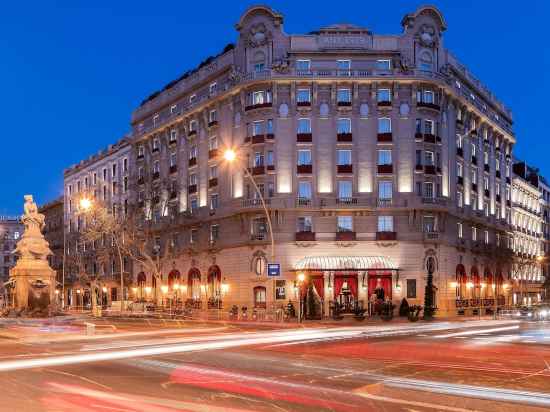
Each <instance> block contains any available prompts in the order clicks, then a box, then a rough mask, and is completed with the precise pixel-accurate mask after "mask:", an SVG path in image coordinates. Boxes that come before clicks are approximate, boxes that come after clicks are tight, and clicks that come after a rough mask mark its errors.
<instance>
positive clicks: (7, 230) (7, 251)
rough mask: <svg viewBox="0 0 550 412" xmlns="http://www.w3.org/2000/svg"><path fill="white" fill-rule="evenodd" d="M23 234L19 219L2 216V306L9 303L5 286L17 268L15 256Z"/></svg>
mask: <svg viewBox="0 0 550 412" xmlns="http://www.w3.org/2000/svg"><path fill="white" fill-rule="evenodd" d="M22 234H23V224H22V223H21V220H20V219H19V217H15V216H13V217H10V216H0V261H1V268H2V269H1V272H0V279H1V281H0V306H3V305H4V304H5V303H7V301H8V299H9V296H8V295H9V289H8V288H5V287H4V284H5V283H6V282H7V281H8V279H9V277H10V270H11V269H12V268H13V267H14V266H15V262H16V261H17V257H16V256H15V255H14V253H13V252H14V250H15V246H16V244H17V241H18V240H19V238H20V237H21V235H22Z"/></svg>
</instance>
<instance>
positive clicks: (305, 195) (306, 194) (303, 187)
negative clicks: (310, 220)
mask: <svg viewBox="0 0 550 412" xmlns="http://www.w3.org/2000/svg"><path fill="white" fill-rule="evenodd" d="M298 197H299V198H300V199H304V200H309V199H311V182H309V181H304V180H302V181H300V182H299V183H298Z"/></svg>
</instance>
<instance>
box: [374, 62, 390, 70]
mask: <svg viewBox="0 0 550 412" xmlns="http://www.w3.org/2000/svg"><path fill="white" fill-rule="evenodd" d="M376 69H377V70H391V60H389V59H380V60H376Z"/></svg>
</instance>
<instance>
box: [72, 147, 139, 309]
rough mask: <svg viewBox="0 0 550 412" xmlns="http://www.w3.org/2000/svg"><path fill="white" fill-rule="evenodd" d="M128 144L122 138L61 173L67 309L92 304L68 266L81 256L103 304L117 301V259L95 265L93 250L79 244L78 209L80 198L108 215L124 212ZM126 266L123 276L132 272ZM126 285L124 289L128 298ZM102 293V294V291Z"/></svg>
mask: <svg viewBox="0 0 550 412" xmlns="http://www.w3.org/2000/svg"><path fill="white" fill-rule="evenodd" d="M130 152H131V145H130V143H129V138H128V137H125V138H123V139H121V140H120V141H118V142H117V143H115V144H113V145H110V146H109V147H108V148H107V149H105V150H103V151H101V152H99V153H97V154H96V155H94V156H91V157H90V158H89V159H87V160H84V161H82V162H80V163H79V164H77V165H74V166H71V167H70V168H68V169H66V170H65V172H64V193H65V194H64V197H63V200H62V204H63V208H64V211H63V218H64V221H65V231H66V233H65V235H66V241H65V256H66V262H67V264H66V267H65V302H66V305H67V306H69V307H89V306H90V305H91V297H90V284H89V282H87V281H83V279H82V276H79V273H78V265H75V264H71V262H74V261H76V260H78V256H79V255H82V257H83V262H84V263H83V264H80V265H81V266H84V269H83V270H85V271H86V274H87V275H88V276H91V277H94V278H96V277H97V278H98V279H100V282H99V287H100V290H101V291H102V292H101V293H102V299H103V300H104V302H106V304H110V302H111V300H119V299H120V296H122V291H121V290H120V264H119V263H118V260H117V258H116V256H115V255H114V252H113V256H111V259H109V262H98V259H97V258H96V256H95V254H94V250H93V247H91V248H90V247H88V248H83V247H82V245H80V246H79V245H78V244H77V243H78V232H79V231H80V230H81V229H83V228H84V226H85V222H86V213H85V211H84V210H82V209H81V207H80V201H81V199H88V200H90V202H91V205H92V206H91V207H104V208H107V209H108V210H109V211H110V212H111V213H115V214H117V213H125V212H126V210H127V208H128V199H129V197H130V191H131V190H130V175H131V167H132V164H131V162H130V158H131V153H130ZM126 262H127V263H128V264H127V265H125V266H126V268H125V269H124V270H125V273H128V272H129V271H130V270H131V264H130V263H129V262H128V261H127V260H126ZM128 287H129V285H125V286H124V295H125V296H127V295H128ZM103 291H105V292H103Z"/></svg>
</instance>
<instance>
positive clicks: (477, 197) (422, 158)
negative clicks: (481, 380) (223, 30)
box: [66, 6, 529, 315]
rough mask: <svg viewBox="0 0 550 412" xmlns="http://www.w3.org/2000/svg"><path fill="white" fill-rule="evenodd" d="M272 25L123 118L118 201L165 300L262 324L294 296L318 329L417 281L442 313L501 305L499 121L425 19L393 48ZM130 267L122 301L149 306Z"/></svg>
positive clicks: (354, 30) (503, 169)
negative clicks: (135, 298)
mask: <svg viewBox="0 0 550 412" xmlns="http://www.w3.org/2000/svg"><path fill="white" fill-rule="evenodd" d="M283 20H284V19H283V16H282V15H281V14H279V13H277V12H276V11H274V10H272V9H270V8H269V7H266V6H253V7H250V8H249V9H248V10H246V11H245V13H244V14H243V15H242V17H241V18H240V20H239V22H238V23H237V25H236V29H237V39H236V43H235V44H234V45H233V44H230V45H228V46H227V47H226V48H225V49H224V50H223V51H222V52H221V53H220V54H218V55H216V56H212V57H210V58H208V59H206V60H205V61H204V62H203V63H201V64H200V65H199V66H198V67H197V68H196V69H194V70H191V71H189V72H187V73H185V74H183V75H182V76H181V77H180V78H179V79H176V80H174V81H173V82H171V83H169V84H168V85H167V86H166V87H165V88H164V89H162V90H161V91H158V92H155V93H153V94H152V95H151V96H150V97H149V98H147V99H146V100H145V101H144V102H143V103H142V104H141V105H140V106H139V107H138V108H137V109H136V110H135V111H134V112H133V114H132V122H131V124H132V135H131V137H130V138H128V152H125V153H128V154H127V155H126V154H125V155H124V156H123V157H125V156H128V159H129V160H128V162H129V165H130V166H129V167H130V168H131V170H130V173H129V176H130V179H131V182H132V183H131V187H132V188H135V190H132V191H131V192H132V193H131V194H130V199H131V200H130V201H131V202H132V204H135V205H137V206H138V207H140V208H143V210H144V215H145V216H146V218H147V219H149V220H151V221H152V222H153V223H155V224H158V227H159V231H158V242H156V243H157V244H158V246H159V247H161V248H166V247H170V248H171V249H174V250H176V251H177V253H171V254H170V258H169V259H166V261H165V262H163V283H165V284H166V285H168V286H169V288H170V289H169V292H168V293H169V295H171V296H174V295H179V297H183V299H185V300H187V301H188V302H189V303H190V304H192V305H193V306H195V307H202V308H204V309H205V308H207V307H212V308H217V307H218V308H219V307H220V306H223V307H229V306H230V305H231V304H238V305H239V306H247V307H249V308H256V309H258V310H261V309H265V308H275V307H280V306H282V305H284V304H286V302H288V300H296V298H297V296H298V293H300V292H299V290H305V289H308V290H309V292H308V293H314V294H315V295H316V297H317V298H318V299H319V300H320V301H321V302H322V307H323V313H324V314H325V315H328V314H329V313H330V310H331V308H333V307H334V306H335V302H338V303H340V305H341V307H342V309H343V310H344V311H350V310H351V309H352V307H353V306H354V304H355V303H357V302H360V303H362V304H364V305H366V302H367V301H368V300H369V299H370V298H371V296H372V295H375V296H376V297H377V299H379V300H380V299H384V300H387V299H390V300H392V301H394V302H396V303H399V301H401V300H402V299H403V298H407V299H408V300H409V302H410V303H422V302H423V299H424V291H425V286H426V279H427V270H428V268H431V270H432V269H433V270H434V273H433V275H434V276H433V278H434V286H435V287H434V288H433V289H432V291H431V292H430V293H434V295H435V300H436V302H437V307H438V309H439V313H440V314H457V313H460V314H472V313H480V312H483V313H486V312H487V313H489V312H490V311H493V310H494V309H495V308H496V307H498V306H502V305H505V304H506V303H507V300H509V296H510V292H511V291H510V283H511V281H512V280H513V279H511V273H512V272H511V269H510V268H509V267H507V266H506V265H505V264H504V263H503V262H501V261H500V260H499V256H502V255H504V254H506V253H509V252H510V251H511V249H510V248H511V245H512V240H511V239H512V237H513V233H512V227H511V224H512V209H513V207H512V149H513V146H514V144H515V141H516V140H515V136H514V134H513V131H512V114H511V112H510V110H509V109H507V108H506V107H505V106H504V105H503V104H502V103H501V102H500V101H499V100H497V98H496V97H495V96H494V95H493V93H491V91H490V90H488V89H487V88H486V87H485V86H484V85H483V84H482V83H481V82H480V81H479V80H478V79H477V78H476V77H474V76H473V75H472V74H471V73H470V72H469V70H468V69H467V68H466V67H465V66H464V65H463V64H461V63H460V62H459V61H458V60H457V59H456V58H455V57H454V55H453V54H452V53H451V51H449V50H448V49H447V48H446V47H445V45H444V32H445V30H446V29H447V25H446V22H445V20H444V18H443V16H442V15H441V13H440V12H439V10H437V9H436V8H434V7H430V6H426V7H420V8H419V9H417V10H416V11H415V12H413V13H410V14H407V15H406V16H404V17H403V19H402V21H401V24H402V28H403V30H402V33H400V34H395V35H379V34H376V33H373V32H372V31H370V30H369V29H368V28H365V27H360V26H353V25H333V26H328V27H324V28H321V29H319V30H317V31H314V32H311V33H308V34H296V35H289V34H286V33H285V32H284V30H283ZM228 149H231V150H233V151H234V152H235V153H236V159H235V160H234V161H232V162H230V161H228V160H226V158H225V157H224V156H223V154H224V152H225V151H226V150H228ZM97 164H98V162H94V168H93V169H94V170H97V167H96V165H97ZM84 170H87V172H86V173H88V176H90V175H89V173H93V170H92V168H87V167H86V166H85V165H81V166H79V168H78V171H79V173H76V171H70V173H71V174H70V176H71V177H72V183H71V184H72V188H73V189H72V190H75V187H76V186H75V184H76V182H77V181H80V182H81V185H82V184H83V183H82V181H83V179H84V175H86V173H84ZM107 170H108V167H107ZM81 172H82V173H81ZM77 176H78V177H77ZM68 177H69V175H67V174H66V193H67V194H66V201H67V200H68V201H70V199H71V196H74V193H76V192H73V195H71V193H70V192H67V189H68V187H67V178H68ZM517 185H518V187H519V186H520V185H521V183H519V181H518V184H517ZM107 187H108V185H107ZM100 190H101V186H100ZM260 194H261V196H260ZM262 198H263V199H265V206H266V209H267V213H266V212H265V211H264V207H263V206H264V204H263V203H264V202H262ZM526 213H529V211H527V212H526ZM66 217H67V218H68V219H69V220H72V221H73V224H74V222H75V221H76V218H75V217H74V216H72V215H70V213H69V212H68V214H67V215H66ZM167 222H168V223H169V224H168V225H167V224H166V223H167ZM161 227H162V230H161V229H160V228H161ZM271 231H272V233H271ZM272 239H273V242H274V250H273V251H272V248H271V242H272ZM268 263H277V264H280V274H279V272H278V271H277V267H270V271H269V273H268ZM136 266H137V267H135V268H134V277H135V281H136V289H137V292H135V293H137V294H139V296H147V295H148V294H150V293H151V290H153V292H152V293H153V294H154V293H155V290H157V289H158V287H159V285H158V282H156V280H155V279H154V278H153V276H152V274H151V273H147V272H146V270H145V268H140V267H139V265H136ZM301 273H303V274H304V278H305V281H304V282H303V284H302V283H301V282H300V279H301V278H302V277H301V276H300V277H298V276H297V274H301ZM269 275H273V276H269ZM174 285H178V286H179V287H177V288H174V287H173V286H174ZM309 285H313V288H311V287H309ZM306 286H308V287H307V288H306ZM144 290H147V291H148V292H147V293H145V292H144ZM312 291H313V292H312ZM157 293H158V292H157ZM303 293H305V292H303Z"/></svg>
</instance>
